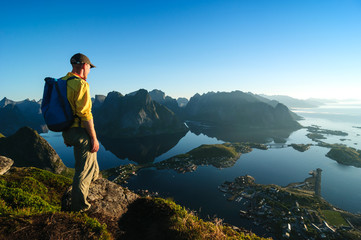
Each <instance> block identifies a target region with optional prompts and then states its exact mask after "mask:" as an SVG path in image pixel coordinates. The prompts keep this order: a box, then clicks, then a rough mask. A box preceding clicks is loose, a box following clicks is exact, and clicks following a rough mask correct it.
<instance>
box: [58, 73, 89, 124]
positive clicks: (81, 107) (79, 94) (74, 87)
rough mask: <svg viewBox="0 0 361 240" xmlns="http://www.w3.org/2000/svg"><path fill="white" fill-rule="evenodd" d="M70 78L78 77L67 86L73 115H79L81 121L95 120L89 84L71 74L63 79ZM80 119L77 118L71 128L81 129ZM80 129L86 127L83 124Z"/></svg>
mask: <svg viewBox="0 0 361 240" xmlns="http://www.w3.org/2000/svg"><path fill="white" fill-rule="evenodd" d="M70 77H76V78H73V79H71V80H69V81H68V84H67V95H68V100H69V103H70V106H71V108H72V110H73V113H74V114H75V115H77V116H78V117H79V118H80V119H81V121H89V120H91V119H92V118H93V115H92V112H91V109H92V101H91V97H90V92H89V84H88V83H87V82H86V81H85V80H84V79H82V78H80V77H79V76H78V75H76V74H74V73H71V72H69V73H68V74H67V75H66V76H65V77H63V78H62V79H63V80H67V79H68V78H70ZM79 118H75V121H74V123H73V125H72V126H71V127H79ZM80 127H83V128H84V125H83V124H81V125H80Z"/></svg>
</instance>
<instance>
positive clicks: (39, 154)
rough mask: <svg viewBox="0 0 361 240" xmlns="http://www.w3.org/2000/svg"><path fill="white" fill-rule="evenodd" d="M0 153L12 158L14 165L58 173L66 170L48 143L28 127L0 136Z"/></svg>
mask: <svg viewBox="0 0 361 240" xmlns="http://www.w3.org/2000/svg"><path fill="white" fill-rule="evenodd" d="M0 155H2V156H6V157H8V158H11V159H12V160H14V166H16V167H38V168H42V169H46V170H48V171H51V172H54V173H58V174H59V173H65V172H67V171H68V169H67V167H66V166H65V165H64V163H63V161H62V160H61V159H60V157H59V155H58V154H57V153H56V152H55V150H54V149H53V148H52V147H51V146H50V144H49V143H48V142H47V141H46V140H45V139H44V138H43V137H41V136H40V135H39V134H38V133H37V132H36V131H35V130H33V129H31V128H28V127H23V128H20V129H19V130H18V131H17V132H16V133H15V134H13V135H11V136H9V137H6V138H0Z"/></svg>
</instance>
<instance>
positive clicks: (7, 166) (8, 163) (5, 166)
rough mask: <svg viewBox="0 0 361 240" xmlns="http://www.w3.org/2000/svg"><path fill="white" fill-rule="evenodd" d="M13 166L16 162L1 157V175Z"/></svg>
mask: <svg viewBox="0 0 361 240" xmlns="http://www.w3.org/2000/svg"><path fill="white" fill-rule="evenodd" d="M13 164H14V161H13V160H12V159H10V158H7V157H4V156H0V175H3V174H4V173H6V172H7V171H8V170H9V169H10V168H11V166H12V165H13Z"/></svg>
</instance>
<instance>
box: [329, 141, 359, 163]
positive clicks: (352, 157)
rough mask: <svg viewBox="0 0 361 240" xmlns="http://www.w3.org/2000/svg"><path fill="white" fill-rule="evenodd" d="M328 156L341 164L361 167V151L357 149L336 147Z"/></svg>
mask: <svg viewBox="0 0 361 240" xmlns="http://www.w3.org/2000/svg"><path fill="white" fill-rule="evenodd" d="M326 156H327V157H329V158H331V159H333V160H335V161H337V162H338V163H340V164H344V165H349V166H354V167H359V168H360V167H361V150H357V149H355V148H351V147H347V146H342V145H341V146H340V145H336V146H333V147H332V148H331V150H330V151H329V152H328V153H327V154H326Z"/></svg>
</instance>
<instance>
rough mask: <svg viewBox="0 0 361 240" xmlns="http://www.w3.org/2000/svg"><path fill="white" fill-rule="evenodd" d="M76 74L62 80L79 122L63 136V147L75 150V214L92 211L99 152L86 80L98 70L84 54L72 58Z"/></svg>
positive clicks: (73, 73)
mask: <svg viewBox="0 0 361 240" xmlns="http://www.w3.org/2000/svg"><path fill="white" fill-rule="evenodd" d="M70 63H71V65H72V66H73V70H72V71H71V72H69V73H68V74H67V75H66V76H65V77H63V78H62V79H63V80H68V79H69V81H68V82H67V94H68V100H69V103H70V105H71V108H72V110H73V113H74V115H76V119H75V121H74V124H73V125H72V126H71V128H70V129H68V130H66V131H64V132H63V138H64V143H65V144H66V145H67V146H73V147H74V158H75V175H74V179H73V190H72V201H71V202H72V203H71V210H72V211H80V212H85V211H87V210H89V208H90V206H91V205H90V203H89V202H88V201H87V199H86V198H87V196H88V191H89V186H90V183H91V182H92V181H94V180H96V179H97V178H98V175H99V166H98V162H97V151H98V150H99V142H98V139H97V136H96V133H95V129H94V122H93V115H92V112H91V108H92V102H91V97H90V92H89V84H88V83H87V81H86V80H87V77H88V74H89V72H90V69H91V68H94V67H95V66H94V65H93V64H92V63H91V62H90V60H89V58H88V57H87V56H85V55H83V54H81V53H77V54H75V55H74V56H72V57H71V59H70Z"/></svg>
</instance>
